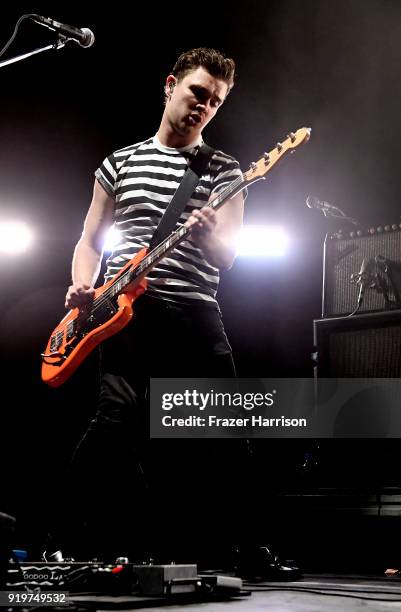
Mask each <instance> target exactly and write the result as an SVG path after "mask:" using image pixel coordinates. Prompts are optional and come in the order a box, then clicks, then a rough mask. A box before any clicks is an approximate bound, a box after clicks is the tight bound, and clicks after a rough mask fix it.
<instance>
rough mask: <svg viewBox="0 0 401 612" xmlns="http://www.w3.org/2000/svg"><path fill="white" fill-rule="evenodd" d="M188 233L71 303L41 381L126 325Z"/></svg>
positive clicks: (62, 376)
mask: <svg viewBox="0 0 401 612" xmlns="http://www.w3.org/2000/svg"><path fill="white" fill-rule="evenodd" d="M310 132H311V130H310V128H301V129H299V130H297V132H295V133H291V134H289V135H288V137H287V138H286V139H285V140H284V141H283V142H281V143H278V144H277V145H276V147H275V148H274V149H273V150H272V151H270V153H265V154H264V156H263V157H262V158H261V159H259V160H258V161H257V162H252V164H251V166H250V169H249V170H248V171H247V172H245V173H244V175H243V178H238V179H236V180H235V181H233V182H232V183H230V184H229V185H228V186H227V187H226V188H225V189H224V190H223V191H222V192H220V194H219V195H218V196H217V197H216V198H215V199H214V200H213V201H212V202H210V203H209V204H208V206H210V207H211V208H213V209H214V210H217V209H218V208H220V206H222V205H223V204H224V203H225V202H227V201H228V200H230V199H231V198H233V197H234V196H235V195H237V194H238V193H239V192H240V191H242V190H243V189H245V187H248V186H249V185H251V184H252V183H255V182H256V181H258V180H261V179H264V178H265V176H266V174H267V173H268V172H269V171H270V170H271V168H273V166H275V165H276V164H277V162H278V161H279V160H280V159H282V158H283V157H284V155H286V154H287V153H293V152H294V150H295V149H296V148H297V147H298V146H299V145H301V144H302V143H304V142H307V141H308V140H309V137H310ZM189 233H190V230H189V229H188V228H186V227H185V226H181V227H180V228H179V229H177V230H175V231H174V232H173V233H171V234H170V236H168V237H167V238H166V239H165V240H163V242H161V243H160V244H159V245H158V246H157V247H155V248H154V249H153V250H152V251H150V252H148V251H147V249H142V250H141V251H140V252H139V253H137V255H136V256H135V257H133V258H132V259H131V260H130V261H128V263H127V264H126V265H125V266H124V267H123V268H122V269H121V270H120V272H119V273H118V274H117V275H116V276H115V277H114V278H112V279H111V280H110V281H109V282H107V283H106V284H105V285H103V286H102V287H99V288H97V289H96V291H95V296H94V299H93V301H92V302H91V303H90V305H89V306H88V307H86V308H84V309H78V308H74V309H72V310H70V311H69V312H68V313H67V314H66V316H65V317H64V319H63V320H62V321H61V322H60V323H59V324H58V325H57V327H56V328H55V330H54V331H53V333H52V334H51V336H50V338H49V341H48V343H47V346H46V349H45V351H44V352H43V353H42V380H43V381H44V382H45V383H47V384H48V385H50V386H52V387H58V386H59V385H61V384H62V383H64V382H65V381H66V380H67V379H68V378H69V377H70V376H71V375H72V374H73V372H75V370H76V369H77V368H78V366H79V365H80V364H81V363H82V362H83V361H84V359H85V358H86V357H87V356H88V355H89V353H90V352H91V351H92V350H93V349H94V348H95V347H96V346H97V345H98V344H100V343H101V342H103V340H105V339H106V338H109V337H110V336H113V335H114V334H116V333H117V332H119V331H120V330H121V329H122V328H123V327H125V326H126V325H127V324H128V322H129V321H130V319H131V317H132V316H133V314H134V313H133V308H132V305H133V302H134V301H135V300H136V299H137V298H138V297H139V296H140V295H141V294H142V293H143V292H144V291H145V290H146V276H147V275H148V273H149V271H150V270H151V269H152V268H153V266H155V264H156V263H158V262H159V261H160V260H161V259H163V257H165V256H166V255H167V253H169V252H170V251H171V250H172V249H173V248H174V247H175V246H176V245H177V244H179V243H180V242H181V241H182V240H184V239H185V238H186V237H187V236H188V234H189Z"/></svg>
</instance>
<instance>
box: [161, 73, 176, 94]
mask: <svg viewBox="0 0 401 612" xmlns="http://www.w3.org/2000/svg"><path fill="white" fill-rule="evenodd" d="M176 83H177V79H176V78H175V76H174V75H172V74H169V75H168V77H167V79H166V85H165V87H164V93H165V94H166V96H167V97H168V98H169V97H170V96H171V94H172V93H173V91H174V87H175V85H176Z"/></svg>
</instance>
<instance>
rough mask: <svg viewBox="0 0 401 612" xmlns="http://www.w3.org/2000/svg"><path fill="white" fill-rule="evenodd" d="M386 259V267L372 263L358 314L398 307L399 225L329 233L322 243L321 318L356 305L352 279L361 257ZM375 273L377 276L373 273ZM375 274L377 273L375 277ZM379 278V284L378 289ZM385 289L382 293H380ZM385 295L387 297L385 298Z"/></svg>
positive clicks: (400, 283)
mask: <svg viewBox="0 0 401 612" xmlns="http://www.w3.org/2000/svg"><path fill="white" fill-rule="evenodd" d="M375 258H379V260H383V259H384V260H385V261H386V262H388V263H389V266H388V267H387V269H386V270H385V269H384V268H385V265H384V264H382V265H381V266H380V267H379V266H378V265H377V264H376V263H375V262H373V263H374V270H373V275H372V281H374V279H375V278H376V281H374V282H373V283H372V284H374V285H375V287H374V288H372V287H370V286H368V287H367V288H366V290H365V292H364V296H363V300H362V304H361V306H360V308H359V310H358V312H359V313H364V312H379V311H383V310H392V309H400V308H401V304H400V303H399V299H400V295H401V228H400V224H393V225H391V226H389V225H386V226H384V227H377V228H370V229H369V230H366V231H362V230H359V231H358V232H356V231H355V232H350V233H348V234H344V233H337V234H332V235H328V236H327V237H326V240H325V244H324V272H323V304H322V317H323V318H326V317H337V316H341V315H347V314H350V313H351V312H353V311H354V310H355V308H356V306H357V301H358V293H359V286H358V285H357V284H356V283H355V282H354V283H352V282H351V276H352V275H353V274H358V273H359V272H360V270H361V266H362V262H363V260H364V259H366V260H367V261H368V260H375ZM374 274H376V276H374ZM377 275H378V276H377ZM378 281H381V283H382V287H381V288H380V283H379V282H378ZM383 288H384V292H383ZM386 295H387V300H386Z"/></svg>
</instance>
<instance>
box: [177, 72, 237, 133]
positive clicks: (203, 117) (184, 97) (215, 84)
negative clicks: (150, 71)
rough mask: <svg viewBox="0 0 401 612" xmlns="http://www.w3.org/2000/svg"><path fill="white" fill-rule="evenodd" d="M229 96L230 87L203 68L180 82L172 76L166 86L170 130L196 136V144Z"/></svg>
mask: <svg viewBox="0 0 401 612" xmlns="http://www.w3.org/2000/svg"><path fill="white" fill-rule="evenodd" d="M171 88H172V89H171ZM227 93H228V85H227V83H226V82H225V81H222V80H221V79H217V78H216V77H214V76H212V75H211V74H209V72H208V71H207V70H205V68H202V67H201V66H199V67H198V68H196V69H195V70H193V71H192V72H190V73H189V74H187V75H186V76H185V77H184V78H183V79H182V80H181V81H178V82H177V79H175V77H173V76H171V75H170V76H169V77H168V78H167V82H166V94H167V96H168V100H167V104H166V111H167V118H168V121H169V123H170V125H171V127H172V128H173V130H174V131H175V132H176V133H177V134H179V135H180V136H189V135H193V140H195V139H196V137H197V136H199V135H200V134H201V132H202V130H203V128H204V127H205V126H206V125H207V124H208V123H209V121H210V120H211V119H213V117H214V116H215V114H216V113H217V110H218V108H219V107H220V106H221V104H222V103H223V102H224V99H225V97H226V95H227Z"/></svg>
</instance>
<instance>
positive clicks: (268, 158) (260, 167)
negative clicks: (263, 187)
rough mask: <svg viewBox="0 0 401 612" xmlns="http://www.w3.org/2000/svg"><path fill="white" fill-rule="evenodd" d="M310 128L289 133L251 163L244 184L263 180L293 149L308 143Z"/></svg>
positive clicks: (245, 173)
mask: <svg viewBox="0 0 401 612" xmlns="http://www.w3.org/2000/svg"><path fill="white" fill-rule="evenodd" d="M310 133H311V128H300V129H299V130H297V131H296V132H295V133H294V132H290V133H289V134H288V136H287V138H286V139H285V140H284V141H283V142H278V143H277V145H276V146H275V147H274V149H272V150H271V151H270V153H264V155H263V157H261V158H260V159H259V160H258V161H257V162H252V163H251V165H250V168H249V170H248V171H247V172H244V182H245V183H247V184H251V183H254V182H255V181H258V180H260V179H264V178H265V175H266V174H267V173H268V172H269V170H270V169H271V168H272V167H273V166H274V165H275V164H276V163H277V162H278V161H279V160H280V159H281V158H282V157H284V155H286V154H287V153H294V152H295V149H296V148H297V147H299V146H300V145H301V144H303V143H304V142H308V140H309V138H310Z"/></svg>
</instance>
